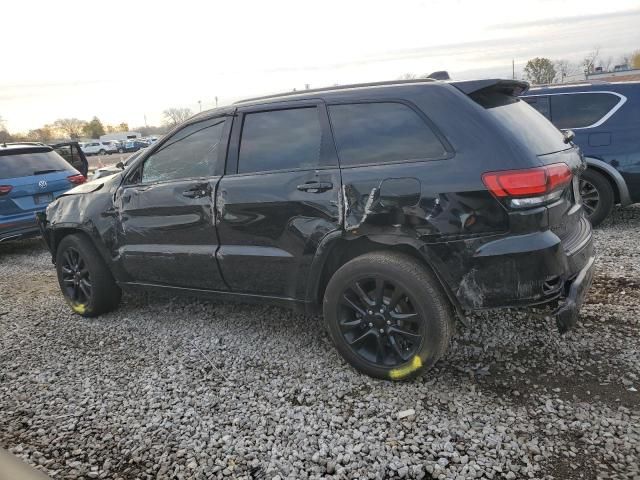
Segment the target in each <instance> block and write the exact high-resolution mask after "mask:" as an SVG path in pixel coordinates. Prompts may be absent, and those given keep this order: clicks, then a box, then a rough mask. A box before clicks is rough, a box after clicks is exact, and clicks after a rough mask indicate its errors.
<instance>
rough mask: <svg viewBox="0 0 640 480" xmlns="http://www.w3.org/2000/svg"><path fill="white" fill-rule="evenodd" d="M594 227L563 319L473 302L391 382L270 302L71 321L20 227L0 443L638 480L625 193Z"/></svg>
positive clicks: (265, 472) (301, 471)
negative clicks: (359, 366) (590, 268)
mask: <svg viewBox="0 0 640 480" xmlns="http://www.w3.org/2000/svg"><path fill="white" fill-rule="evenodd" d="M596 237H597V248H598V251H599V255H600V256H599V259H598V270H597V275H596V278H595V280H594V286H593V287H592V290H591V293H590V296H589V299H588V303H587V304H586V305H585V306H584V309H583V315H582V324H581V326H580V327H579V328H577V329H576V330H575V331H573V332H571V333H569V334H567V335H565V336H563V337H561V336H560V335H559V334H558V333H557V331H556V330H555V326H554V325H553V324H552V323H551V322H550V321H549V320H545V319H544V318H543V316H542V315H538V316H536V315H532V314H525V313H522V312H502V313H499V314H497V313H487V314H483V315H477V316H475V317H473V318H472V319H471V326H470V327H469V328H463V327H460V328H459V333H458V335H457V337H456V339H455V340H454V341H453V342H452V346H451V350H450V351H449V353H448V355H447V356H446V357H445V358H444V359H443V360H442V361H441V362H439V363H438V365H437V367H436V369H434V370H433V371H431V372H429V373H428V374H426V375H425V376H424V377H422V378H419V379H417V380H415V381H412V382H405V383H395V384H394V383H390V382H386V381H378V380H373V379H370V378H368V377H365V376H363V375H360V374H358V373H356V372H355V371H353V370H352V369H350V368H349V367H348V366H347V365H345V363H344V362H343V361H342V360H341V359H340V358H339V357H338V355H337V353H336V352H335V350H334V348H333V347H332V345H331V344H330V341H329V339H328V337H327V335H326V334H325V332H324V330H323V327H322V324H321V320H320V319H319V318H309V317H305V316H303V315H299V314H294V313H291V312H289V311H287V310H282V309H279V308H274V307H265V306H238V305H216V304H211V303H204V302H197V301H189V300H185V299H158V298H151V297H147V296H127V297H126V298H125V301H124V304H123V305H122V307H121V308H120V309H119V310H118V311H116V312H113V313H111V314H109V315H105V316H103V317H101V318H99V319H93V320H87V319H83V318H81V317H79V316H75V315H72V314H71V312H70V310H69V308H68V307H67V306H66V305H65V304H64V302H63V299H62V297H61V295H60V293H59V292H58V287H57V284H56V280H55V276H54V270H53V266H52V265H51V263H50V261H49V258H48V255H47V253H46V252H45V251H44V250H43V249H42V247H41V246H40V244H39V243H38V242H37V241H25V242H21V243H13V244H6V245H0V295H1V296H2V298H1V301H0V332H1V337H0V447H3V448H6V449H9V450H10V451H11V452H13V453H14V454H16V455H18V456H19V457H21V458H23V459H24V460H26V461H27V462H29V463H30V464H32V465H36V466H38V468H39V469H41V470H43V471H45V472H46V473H48V474H49V475H51V476H53V477H54V478H120V479H133V478H185V479H187V478H189V479H191V478H196V479H199V478H223V477H224V478H253V479H266V478H269V479H271V478H282V479H283V478H296V479H304V478H320V477H326V476H334V478H427V479H428V478H474V477H475V478H507V479H517V478H556V479H580V478H585V479H586V478H634V479H637V478H640V467H639V464H640V392H637V391H636V389H637V390H640V346H639V341H638V339H639V332H640V325H639V320H638V319H639V318H640V249H639V248H638V239H640V208H639V207H632V208H627V209H624V210H623V209H619V210H616V211H615V212H614V214H613V217H612V219H611V220H610V221H609V222H608V223H607V224H606V225H604V227H603V228H601V229H600V230H598V231H597V233H596Z"/></svg>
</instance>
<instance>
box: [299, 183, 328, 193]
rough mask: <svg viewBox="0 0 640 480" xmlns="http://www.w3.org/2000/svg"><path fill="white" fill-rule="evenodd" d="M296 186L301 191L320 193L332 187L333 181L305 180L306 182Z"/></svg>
mask: <svg viewBox="0 0 640 480" xmlns="http://www.w3.org/2000/svg"><path fill="white" fill-rule="evenodd" d="M297 188H298V190H300V191H301V192H309V193H320V192H326V191H327V190H331V189H332V188H333V183H331V182H307V183H303V184H302V185H298V187H297Z"/></svg>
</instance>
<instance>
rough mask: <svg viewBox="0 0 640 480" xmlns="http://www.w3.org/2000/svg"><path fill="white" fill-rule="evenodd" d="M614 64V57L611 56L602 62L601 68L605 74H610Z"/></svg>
mask: <svg viewBox="0 0 640 480" xmlns="http://www.w3.org/2000/svg"><path fill="white" fill-rule="evenodd" d="M612 63H613V57H612V56H609V57H607V58H606V59H604V60H601V61H600V66H601V67H602V70H604V71H605V72H610V71H611V64H612Z"/></svg>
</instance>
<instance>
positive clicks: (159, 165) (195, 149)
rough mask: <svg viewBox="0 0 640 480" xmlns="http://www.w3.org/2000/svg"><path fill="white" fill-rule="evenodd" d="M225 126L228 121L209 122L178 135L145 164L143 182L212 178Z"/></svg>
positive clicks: (184, 130)
mask: <svg viewBox="0 0 640 480" xmlns="http://www.w3.org/2000/svg"><path fill="white" fill-rule="evenodd" d="M224 122H225V119H224V118H217V119H213V120H207V121H206V122H198V123H195V124H193V125H189V126H187V127H185V128H183V129H182V130H180V131H178V132H176V133H175V134H174V135H173V136H172V137H171V138H170V139H168V140H167V142H166V143H165V144H164V145H162V146H161V147H160V149H158V150H157V151H156V152H155V153H153V154H152V155H151V156H150V157H149V158H148V159H147V160H146V161H145V162H144V166H143V169H142V182H144V183H148V182H160V181H167V180H177V179H181V178H199V177H208V176H210V175H211V173H210V171H211V170H210V166H211V165H212V164H213V163H214V162H215V160H216V159H217V158H218V145H219V144H220V139H221V138H222V131H223V128H224Z"/></svg>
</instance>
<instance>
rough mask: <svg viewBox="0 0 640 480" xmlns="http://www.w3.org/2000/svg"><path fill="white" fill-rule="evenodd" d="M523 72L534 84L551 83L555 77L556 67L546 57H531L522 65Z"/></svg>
mask: <svg viewBox="0 0 640 480" xmlns="http://www.w3.org/2000/svg"><path fill="white" fill-rule="evenodd" d="M524 74H525V76H526V78H527V79H528V80H530V81H531V83H533V84H534V85H541V84H544V83H551V82H553V79H554V78H555V77H556V69H555V67H554V66H553V62H552V61H551V60H549V59H548V58H539V57H536V58H532V59H531V60H529V61H528V62H527V65H526V66H525V67H524Z"/></svg>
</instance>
